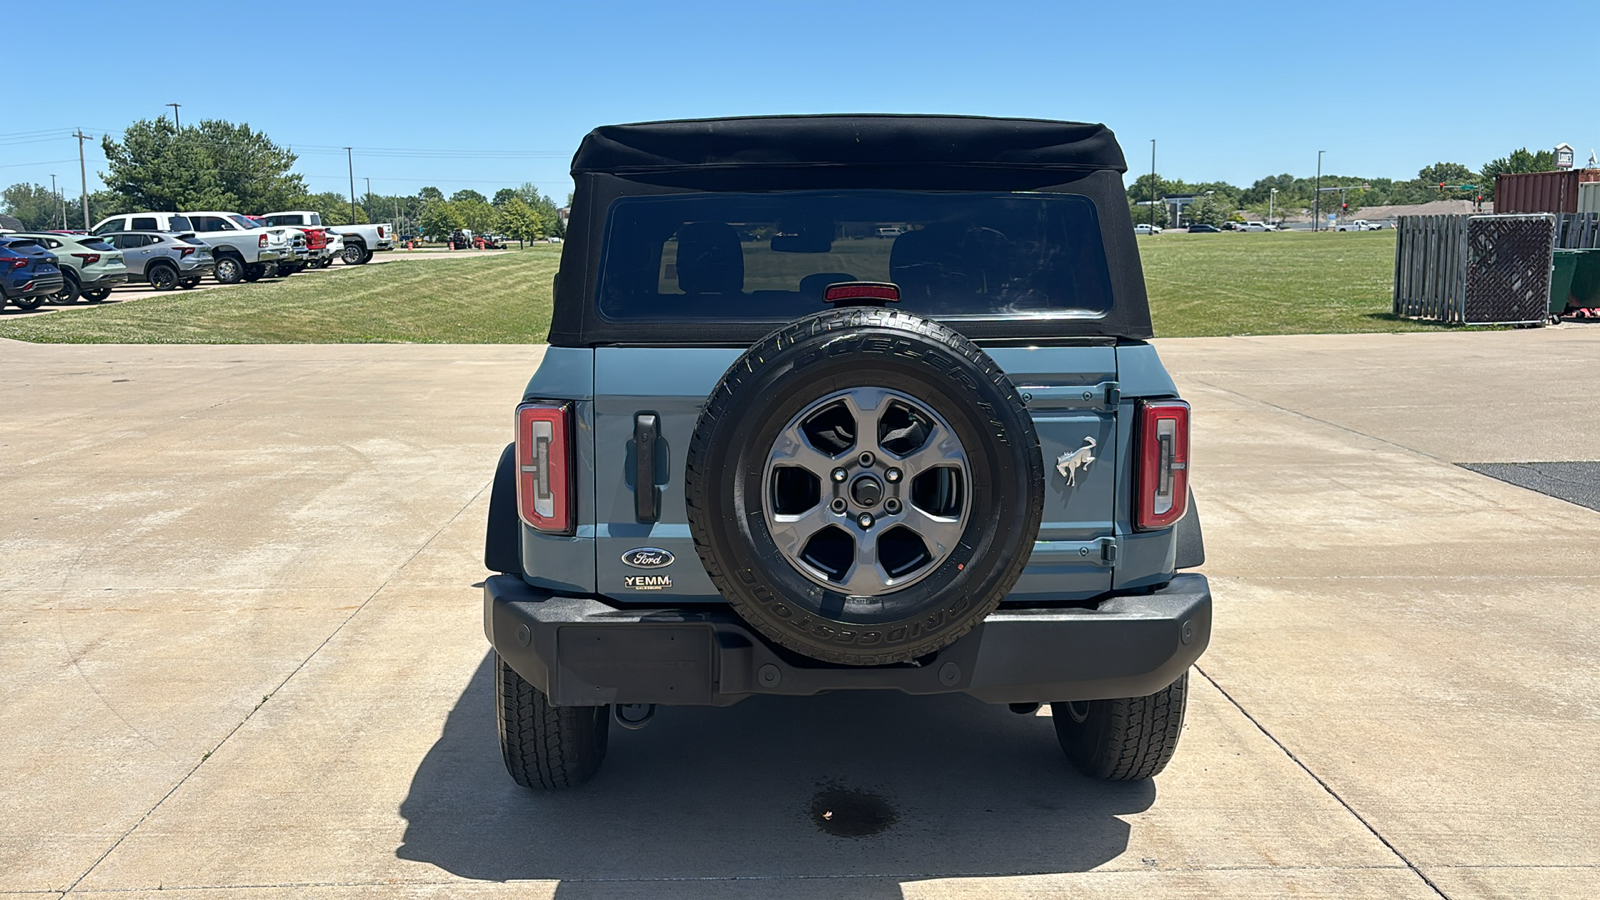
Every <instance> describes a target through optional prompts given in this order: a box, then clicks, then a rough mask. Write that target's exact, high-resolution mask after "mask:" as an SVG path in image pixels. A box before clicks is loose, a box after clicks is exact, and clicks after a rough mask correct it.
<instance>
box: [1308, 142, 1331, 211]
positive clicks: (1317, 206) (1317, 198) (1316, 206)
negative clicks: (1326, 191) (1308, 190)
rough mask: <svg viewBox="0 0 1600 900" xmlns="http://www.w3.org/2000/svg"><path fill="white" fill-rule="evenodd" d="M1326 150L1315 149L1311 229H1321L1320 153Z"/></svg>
mask: <svg viewBox="0 0 1600 900" xmlns="http://www.w3.org/2000/svg"><path fill="white" fill-rule="evenodd" d="M1327 152H1328V151H1326V150H1318V151H1317V190H1316V193H1315V194H1313V195H1312V198H1311V230H1312V231H1321V230H1322V154H1324V153H1327Z"/></svg>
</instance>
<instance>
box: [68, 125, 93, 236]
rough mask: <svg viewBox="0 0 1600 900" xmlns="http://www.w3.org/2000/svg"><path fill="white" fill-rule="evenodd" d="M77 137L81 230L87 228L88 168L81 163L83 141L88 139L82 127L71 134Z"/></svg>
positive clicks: (86, 229)
mask: <svg viewBox="0 0 1600 900" xmlns="http://www.w3.org/2000/svg"><path fill="white" fill-rule="evenodd" d="M72 136H73V137H75V138H77V139H78V186H79V187H81V188H82V189H83V193H82V194H80V195H79V196H80V197H81V198H82V201H83V230H84V231H88V230H89V169H88V167H87V166H85V165H84V164H83V142H84V141H86V140H88V139H89V136H88V135H87V134H84V133H83V129H82V128H79V129H78V130H77V131H76V132H75V133H73V135H72Z"/></svg>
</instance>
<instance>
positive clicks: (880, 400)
mask: <svg viewBox="0 0 1600 900" xmlns="http://www.w3.org/2000/svg"><path fill="white" fill-rule="evenodd" d="M843 399H844V405H845V408H846V409H848V410H850V415H851V416H853V417H855V420H856V452H857V453H864V452H869V451H870V452H872V453H882V452H883V450H882V448H880V447H879V446H878V420H879V419H881V418H883V414H884V413H885V412H887V411H888V408H889V407H888V404H889V392H888V391H886V390H884V389H883V388H873V387H859V388H852V389H850V391H849V392H848V393H846V394H845V395H844V398H843Z"/></svg>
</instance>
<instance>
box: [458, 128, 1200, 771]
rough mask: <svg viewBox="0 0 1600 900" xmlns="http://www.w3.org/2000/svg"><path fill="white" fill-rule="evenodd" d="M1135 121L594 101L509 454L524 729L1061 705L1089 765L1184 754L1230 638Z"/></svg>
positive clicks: (508, 597)
mask: <svg viewBox="0 0 1600 900" xmlns="http://www.w3.org/2000/svg"><path fill="white" fill-rule="evenodd" d="M1124 168H1125V166H1124V164H1123V159H1122V154H1121V151H1120V149H1119V148H1118V146H1117V144H1116V140H1115V138H1114V137H1113V136H1112V134H1111V132H1110V131H1109V130H1107V129H1106V128H1105V127H1104V126H1100V125H1085V124H1079V123H1068V122H1048V121H1041V120H1019V119H983V118H968V117H939V116H813V117H773V118H754V119H724V120H703V121H695V122H658V123H645V124H640V125H625V126H612V127H606V128H601V129H597V130H596V131H595V132H593V133H591V134H590V135H589V136H588V137H587V138H586V139H585V141H584V143H583V145H582V146H581V147H580V149H579V151H578V154H577V156H576V158H575V159H574V162H573V175H574V178H575V180H576V184H577V191H576V193H575V195H574V201H573V212H572V220H571V225H570V227H569V229H568V237H567V242H566V244H565V248H564V252H563V256H562V265H561V271H560V273H559V275H558V276H557V280H556V286H555V292H554V293H555V310H554V317H553V322H552V326H551V333H550V344H551V346H550V348H549V349H548V351H547V352H546V354H545V357H544V360H543V362H542V364H541V365H540V367H539V369H538V371H537V372H536V373H535V374H534V375H533V378H532V379H531V380H530V382H529V384H528V387H527V390H526V391H525V393H524V401H523V403H522V404H521V405H520V406H519V407H518V408H517V410H516V412H515V416H514V438H515V439H514V441H513V443H512V444H511V445H510V446H508V447H507V448H506V451H505V453H504V454H503V455H502V458H501V462H500V467H499V469H498V471H497V473H496V476H495V482H494V491H493V496H492V499H491V507H490V514H489V522H488V535H487V543H486V551H485V561H486V563H487V565H488V567H489V568H490V569H491V570H493V571H495V572H497V573H500V574H496V575H494V576H491V577H490V578H489V579H488V580H487V581H486V582H485V588H484V595H485V609H484V617H485V618H484V625H485V631H486V633H487V635H488V638H489V641H490V643H491V644H492V645H493V647H494V650H495V654H496V658H497V662H496V665H497V704H498V711H499V715H500V741H501V749H502V754H503V758H504V760H505V763H506V766H507V769H508V771H509V772H510V773H511V775H512V777H513V778H514V779H515V780H516V781H517V782H518V783H521V784H524V785H528V786H542V787H544V788H547V789H558V788H564V787H571V786H575V785H578V784H582V783H584V782H586V781H587V780H589V779H590V778H591V777H593V775H594V774H595V772H596V771H597V770H598V767H599V765H600V761H601V760H602V759H603V757H604V754H605V746H606V734H607V730H608V728H609V725H610V722H611V721H612V720H613V719H616V720H617V721H618V722H620V723H621V724H622V725H623V726H625V727H640V726H642V725H643V724H644V723H646V722H648V721H649V720H650V718H651V717H652V716H653V715H655V712H656V708H657V706H676V705H710V706H723V705H728V704H732V703H735V702H738V701H740V700H743V699H745V698H748V697H751V696H754V695H757V694H786V695H812V694H817V693H821V692H825V691H833V690H874V689H876V690H898V691H901V692H904V693H908V694H933V693H952V692H960V693H966V694H968V695H971V696H973V697H976V698H978V699H981V700H983V701H986V702H990V703H1003V704H1008V705H1010V706H1011V708H1012V709H1013V710H1014V711H1016V712H1024V713H1031V712H1033V711H1035V710H1037V709H1038V708H1039V707H1040V706H1041V705H1042V704H1050V706H1051V709H1052V711H1053V721H1054V724H1055V729H1056V734H1057V738H1058V740H1059V742H1060V744H1061V747H1062V748H1063V750H1064V751H1065V752H1066V754H1067V757H1068V758H1069V759H1070V760H1071V761H1072V762H1073V763H1074V764H1075V765H1077V766H1078V767H1079V768H1080V769H1082V770H1083V771H1085V772H1087V773H1089V774H1091V775H1094V776H1096V777H1101V778H1107V779H1137V778H1148V777H1151V776H1153V775H1154V774H1156V773H1157V772H1159V771H1160V770H1161V769H1162V767H1164V766H1165V765H1166V763H1167V761H1168V760H1169V759H1170V758H1171V755H1172V752H1173V749H1174V747H1175V745H1176V741H1177V737H1178V733H1179V730H1180V728H1181V724H1182V719H1183V709H1184V698H1185V692H1186V685H1187V671H1188V668H1189V666H1190V665H1191V664H1192V663H1193V662H1194V661H1195V660H1196V659H1197V658H1198V657H1199V656H1200V654H1201V653H1202V652H1203V651H1204V649H1205V647H1206V645H1207V642H1208V641H1209V637H1210V626H1211V595H1210V590H1209V586H1208V585H1207V582H1206V579H1205V578H1204V577H1203V576H1201V575H1198V574H1188V573H1181V572H1180V571H1179V570H1180V569H1183V568H1187V567H1193V566H1196V565H1198V564H1199V563H1200V562H1201V561H1202V560H1203V550H1202V548H1201V541H1200V531H1199V521H1198V517H1197V515H1196V514H1195V512H1194V510H1193V509H1192V505H1193V504H1192V499H1191V497H1190V495H1189V491H1188V460H1189V456H1188V434H1189V408H1188V405H1187V404H1185V403H1184V402H1183V401H1182V400H1181V399H1179V398H1178V396H1177V392H1176V389H1175V387H1174V385H1173V382H1172V380H1171V379H1170V378H1169V377H1168V376H1167V374H1166V372H1165V370H1164V369H1163V368H1162V366H1161V362H1160V360H1159V359H1158V358H1157V356H1156V353H1155V351H1154V349H1153V348H1152V347H1151V346H1150V345H1149V343H1148V342H1147V341H1148V339H1149V337H1150V336H1151V334H1150V319H1149V310H1148V304H1147V301H1146V298H1145V293H1144V283H1143V275H1142V271H1141V269H1140V266H1139V260H1138V251H1137V248H1136V246H1135V243H1134V238H1133V228H1132V222H1131V220H1130V218H1129V212H1128V207H1127V203H1126V200H1125V198H1124V193H1123V189H1122V182H1121V173H1122V172H1123V171H1124Z"/></svg>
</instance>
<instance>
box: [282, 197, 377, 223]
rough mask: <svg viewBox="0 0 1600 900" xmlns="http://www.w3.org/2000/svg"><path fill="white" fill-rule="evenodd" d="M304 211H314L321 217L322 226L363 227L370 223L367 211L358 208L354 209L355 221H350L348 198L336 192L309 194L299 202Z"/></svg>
mask: <svg viewBox="0 0 1600 900" xmlns="http://www.w3.org/2000/svg"><path fill="white" fill-rule="evenodd" d="M299 203H300V205H302V206H304V207H305V208H306V209H314V210H316V211H317V215H319V216H321V217H322V224H324V225H365V224H367V223H368V222H370V221H371V219H369V218H368V217H367V211H366V210H365V209H363V208H361V207H360V206H357V207H356V221H354V222H351V221H350V198H349V197H346V196H345V195H343V194H341V193H339V192H338V191H324V192H322V193H320V194H311V195H310V196H307V197H304V198H302V199H301V200H300V201H299Z"/></svg>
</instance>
